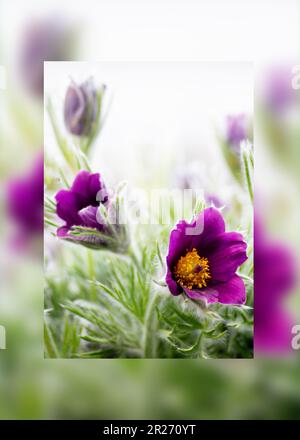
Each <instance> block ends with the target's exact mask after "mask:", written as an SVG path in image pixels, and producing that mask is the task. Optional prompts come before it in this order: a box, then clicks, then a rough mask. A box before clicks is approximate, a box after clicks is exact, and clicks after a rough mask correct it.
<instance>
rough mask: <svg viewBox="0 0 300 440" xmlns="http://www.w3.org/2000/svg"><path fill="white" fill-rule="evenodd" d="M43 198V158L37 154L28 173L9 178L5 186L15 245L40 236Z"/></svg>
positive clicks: (42, 224) (42, 221)
mask: <svg viewBox="0 0 300 440" xmlns="http://www.w3.org/2000/svg"><path fill="white" fill-rule="evenodd" d="M43 199H44V159H43V156H42V155H39V157H38V158H37V160H36V161H35V163H34V164H33V167H32V168H31V169H30V171H29V173H28V174H27V175H25V176H24V177H20V178H16V179H14V180H11V181H10V182H9V184H8V187H7V209H8V213H9V216H10V218H11V219H12V221H13V222H14V223H15V225H16V227H17V231H16V238H15V244H16V245H18V246H19V245H20V246H22V245H25V244H26V243H27V242H28V240H30V239H31V238H32V237H36V236H39V237H42V234H43V227H44V220H43V215H44V205H43Z"/></svg>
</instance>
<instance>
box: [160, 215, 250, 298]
mask: <svg viewBox="0 0 300 440" xmlns="http://www.w3.org/2000/svg"><path fill="white" fill-rule="evenodd" d="M246 248H247V245H246V243H245V242H244V240H243V237H242V235H241V234H239V233H238V232H225V222H224V219H223V217H222V214H221V212H220V211H219V210H217V209H216V208H214V207H211V208H207V209H205V210H204V211H202V212H200V214H198V215H197V216H196V218H195V219H194V220H193V221H192V222H191V223H188V222H186V221H185V220H181V221H180V222H179V223H178V224H177V225H176V228H175V229H174V230H173V231H172V232H171V235H170V242H169V252H168V256H167V274H166V283H167V285H168V287H169V290H170V292H171V293H172V295H180V294H181V293H185V294H186V295H187V296H188V297H190V298H192V299H201V300H204V301H205V302H207V303H214V302H220V303H224V304H244V303H245V300H246V291H245V285H244V282H243V280H242V279H241V278H240V277H239V276H238V275H237V274H236V271H237V269H238V267H239V266H241V265H242V264H243V263H244V262H245V261H246V259H247V255H246Z"/></svg>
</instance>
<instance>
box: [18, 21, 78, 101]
mask: <svg viewBox="0 0 300 440" xmlns="http://www.w3.org/2000/svg"><path fill="white" fill-rule="evenodd" d="M71 37H72V35H71V32H70V29H69V28H68V27H67V26H66V23H64V22H62V21H61V20H59V19H57V17H51V18H49V17H47V18H46V19H43V20H41V21H34V22H31V23H30V24H29V26H28V27H27V28H26V29H25V32H24V35H23V41H22V46H21V50H20V71H21V72H20V73H21V76H22V80H23V82H24V84H25V85H26V87H27V88H28V90H29V91H30V92H31V93H34V94H35V95H39V96H41V97H42V96H43V93H44V61H64V60H67V59H70V56H71V55H72V54H71V43H72V39H71Z"/></svg>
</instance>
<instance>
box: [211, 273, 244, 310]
mask: <svg viewBox="0 0 300 440" xmlns="http://www.w3.org/2000/svg"><path fill="white" fill-rule="evenodd" d="M214 289H215V290H216V291H217V292H218V294H219V302H220V303H222V304H245V302H246V288H245V284H244V282H243V280H242V279H241V278H240V277H239V276H238V275H235V276H233V277H232V278H231V279H230V280H229V281H226V283H220V284H218V285H216V286H214Z"/></svg>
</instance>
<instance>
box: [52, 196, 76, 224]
mask: <svg viewBox="0 0 300 440" xmlns="http://www.w3.org/2000/svg"><path fill="white" fill-rule="evenodd" d="M55 199H56V201H57V205H56V213H57V215H58V216H59V217H60V218H61V219H63V220H65V221H66V222H67V225H68V226H72V225H79V224H80V218H79V217H78V213H77V212H78V201H77V198H76V196H75V194H74V193H73V192H71V191H68V190H65V189H62V190H60V191H59V192H58V193H57V194H56V195H55Z"/></svg>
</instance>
